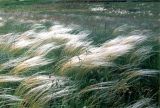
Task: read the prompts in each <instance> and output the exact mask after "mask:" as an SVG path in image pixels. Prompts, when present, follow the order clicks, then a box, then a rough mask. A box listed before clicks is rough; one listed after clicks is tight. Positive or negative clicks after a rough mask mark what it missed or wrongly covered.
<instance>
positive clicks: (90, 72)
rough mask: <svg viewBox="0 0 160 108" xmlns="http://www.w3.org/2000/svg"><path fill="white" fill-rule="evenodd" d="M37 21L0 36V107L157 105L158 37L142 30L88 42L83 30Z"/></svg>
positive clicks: (78, 107)
mask: <svg viewBox="0 0 160 108" xmlns="http://www.w3.org/2000/svg"><path fill="white" fill-rule="evenodd" d="M37 26H41V27H42V25H41V24H39V25H38V24H37ZM37 26H32V29H31V30H26V31H25V32H22V33H17V34H16V33H14V34H6V35H2V36H0V42H1V43H0V47H2V48H1V49H0V54H2V53H4V55H7V54H8V56H7V57H6V58H7V59H6V60H2V58H1V59H0V73H1V76H0V86H1V88H2V92H0V107H2V108H3V107H11V108H14V107H15V108H24V107H26V108H49V107H50V108H61V107H65V108H85V107H87V108H106V106H107V107H109V108H125V107H128V108H143V107H150V106H153V107H158V98H159V97H158V96H159V74H160V73H159V70H158V64H159V61H158V58H159V49H158V48H157V46H158V45H159V41H158V42H157V40H158V39H157V38H158V37H155V38H154V39H153V38H152V37H151V36H148V35H146V34H145V33H143V31H142V32H140V33H137V34H132V33H128V34H127V33H126V35H124V36H117V37H113V38H112V39H110V40H107V41H106V42H104V43H101V44H100V45H94V44H92V41H91V40H89V39H88V36H89V35H90V32H89V31H81V30H79V32H78V33H74V32H72V31H74V30H75V29H79V28H77V27H75V28H74V26H64V25H61V24H55V25H53V26H52V27H50V28H49V29H43V28H42V29H41V30H37ZM34 27H35V28H34ZM123 27H124V26H123ZM120 28H122V26H120V27H118V28H116V29H115V30H113V34H115V35H116V33H117V31H118V29H120ZM126 28H127V27H126ZM120 31H121V30H120ZM133 31H134V30H133ZM128 32H130V31H128ZM12 36H14V39H13V38H12ZM153 43H154V44H153ZM151 59H152V60H151ZM12 84H13V85H12ZM5 88H7V89H10V88H12V89H13V90H12V91H10V92H9V93H8V92H4V91H5V90H3V89H5ZM5 99H8V101H6V100H5ZM1 100H2V101H1ZM13 100H14V101H13Z"/></svg>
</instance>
